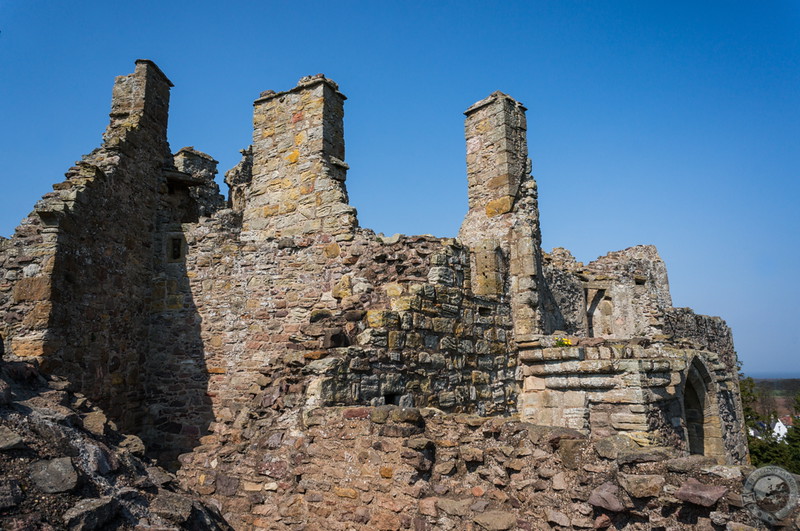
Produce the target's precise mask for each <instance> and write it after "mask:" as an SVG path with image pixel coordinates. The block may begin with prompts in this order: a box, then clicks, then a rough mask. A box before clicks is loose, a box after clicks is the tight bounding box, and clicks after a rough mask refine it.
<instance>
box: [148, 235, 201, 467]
mask: <svg viewBox="0 0 800 531" xmlns="http://www.w3.org/2000/svg"><path fill="white" fill-rule="evenodd" d="M177 242H179V245H180V253H179V254H180V258H177V259H176V258H175V257H174V255H173V254H172V253H173V252H175V251H176V250H177V249H176V245H177ZM161 247H162V249H163V250H164V251H165V253H164V254H165V257H166V263H165V264H163V269H162V271H161V272H160V273H159V274H158V276H157V277H156V279H155V280H154V282H153V296H152V304H151V308H152V310H153V311H152V314H151V316H150V327H149V338H148V349H147V359H146V364H145V375H146V378H145V388H144V397H145V404H146V406H145V409H146V417H145V419H144V420H145V422H144V426H143V427H142V430H141V433H140V437H142V440H143V441H144V442H145V444H146V445H147V448H148V453H149V454H150V455H151V456H152V457H155V458H158V460H159V463H160V464H161V465H162V466H164V467H166V468H168V469H171V470H174V469H177V468H178V466H179V463H178V460H177V458H178V456H179V455H180V454H182V453H186V452H190V451H191V450H192V449H193V448H194V447H195V446H197V445H198V444H199V440H200V437H202V436H204V435H207V434H208V428H209V425H210V423H211V421H212V420H213V413H212V409H211V398H210V397H209V394H208V380H209V373H208V370H207V368H206V363H205V356H204V346H203V341H202V338H201V323H202V318H201V316H200V314H199V312H198V310H197V306H196V304H195V301H194V297H193V295H192V291H191V288H190V284H189V277H188V275H187V269H186V262H185V260H186V259H185V254H186V243H185V239H184V238H183V235H182V234H181V233H166V235H165V238H164V241H163V243H162V245H161ZM157 251H158V249H157Z"/></svg>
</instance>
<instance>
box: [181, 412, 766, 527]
mask: <svg viewBox="0 0 800 531" xmlns="http://www.w3.org/2000/svg"><path fill="white" fill-rule="evenodd" d="M204 442H206V443H207V444H204V445H203V446H201V447H198V448H197V449H196V451H195V452H194V453H192V454H189V455H186V456H184V458H183V459H182V461H183V466H182V468H181V470H180V472H179V477H180V478H181V480H182V481H183V482H184V484H185V485H187V486H189V488H190V489H191V490H193V491H195V492H198V493H200V494H202V495H203V496H204V499H206V500H208V501H209V502H210V503H212V504H216V505H217V506H218V507H220V510H221V512H222V513H223V515H224V516H225V517H226V519H228V521H229V522H230V523H231V525H233V526H234V527H235V528H236V529H276V530H278V529H296V528H298V527H303V526H306V527H310V528H315V529H331V530H336V529H341V530H349V529H365V530H366V529H378V530H386V531H391V530H399V529H415V530H428V529H430V530H433V529H437V530H448V529H453V530H455V529H476V530H477V529H488V530H505V529H549V528H557V529H562V528H563V529H598V528H600V529H605V528H615V529H621V528H626V527H627V526H630V528H632V529H658V528H662V529H663V528H669V529H697V528H705V529H712V528H720V527H724V526H725V525H726V524H728V523H730V525H732V526H733V527H729V528H730V529H737V528H736V527H735V525H736V523H740V525H742V526H744V527H739V528H738V529H752V528H751V527H746V526H747V525H758V522H757V521H755V520H754V519H753V517H752V516H751V515H750V514H749V513H748V512H747V511H746V510H744V509H743V508H742V506H743V502H742V497H741V492H742V482H743V473H744V474H746V473H748V472H749V471H750V470H751V468H749V467H744V468H743V467H737V466H718V465H716V464H715V461H714V459H712V458H707V457H703V456H692V457H681V456H680V455H681V454H680V453H679V452H676V451H675V450H674V449H672V448H664V447H656V446H640V445H639V444H637V443H635V442H633V441H632V440H631V439H630V438H628V437H625V436H619V435H615V436H610V437H604V438H600V439H598V440H596V441H593V442H592V441H589V440H587V439H586V437H585V436H584V435H582V434H581V433H580V432H578V431H576V430H571V429H566V428H551V427H544V426H537V425H534V424H531V423H528V422H523V421H520V420H519V419H516V418H508V417H494V418H485V417H478V416H471V415H447V414H443V413H442V412H441V411H439V410H435V409H422V410H420V409H414V408H398V407H396V406H380V407H374V408H370V407H360V408H349V409H348V408H316V409H310V410H307V411H306V412H305V413H304V414H303V419H302V427H301V428H299V429H297V428H295V429H288V428H287V427H286V426H283V425H281V424H279V423H271V422H270V421H269V420H268V419H267V418H265V417H264V416H263V411H260V410H259V411H253V412H252V414H251V415H250V416H249V418H247V419H246V420H244V421H242V422H241V424H240V430H239V431H231V432H226V433H219V434H217V435H215V436H214V438H213V439H212V438H211V437H209V438H208V439H206V440H205V441H204ZM715 526H719V527H715Z"/></svg>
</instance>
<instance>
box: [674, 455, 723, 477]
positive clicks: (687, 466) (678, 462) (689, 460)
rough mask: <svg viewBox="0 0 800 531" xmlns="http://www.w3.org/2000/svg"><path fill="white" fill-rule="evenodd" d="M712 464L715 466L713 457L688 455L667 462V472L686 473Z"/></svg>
mask: <svg viewBox="0 0 800 531" xmlns="http://www.w3.org/2000/svg"><path fill="white" fill-rule="evenodd" d="M714 464H716V461H715V460H714V458H713V457H709V456H705V455H689V456H685V457H676V458H675V459H670V460H669V461H667V470H669V471H670V472H677V473H686V472H691V471H693V470H699V469H701V468H703V467H706V466H709V465H714Z"/></svg>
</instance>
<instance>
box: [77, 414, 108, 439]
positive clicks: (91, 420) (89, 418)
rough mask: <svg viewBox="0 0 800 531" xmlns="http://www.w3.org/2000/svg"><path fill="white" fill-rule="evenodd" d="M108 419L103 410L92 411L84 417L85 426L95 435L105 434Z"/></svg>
mask: <svg viewBox="0 0 800 531" xmlns="http://www.w3.org/2000/svg"><path fill="white" fill-rule="evenodd" d="M107 422H108V419H107V418H106V416H105V415H104V414H103V412H102V411H92V412H91V413H87V414H86V415H85V416H84V417H83V427H84V428H85V429H87V430H89V431H90V432H92V433H94V434H95V435H100V436H102V435H104V434H105V432H106V423H107Z"/></svg>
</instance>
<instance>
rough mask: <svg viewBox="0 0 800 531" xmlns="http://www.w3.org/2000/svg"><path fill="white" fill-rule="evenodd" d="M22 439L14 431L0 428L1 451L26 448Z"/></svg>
mask: <svg viewBox="0 0 800 531" xmlns="http://www.w3.org/2000/svg"><path fill="white" fill-rule="evenodd" d="M24 446H25V444H24V442H23V441H22V437H20V436H19V434H17V433H16V432H14V431H13V430H10V429H8V428H6V427H5V426H0V450H13V449H17V448H24Z"/></svg>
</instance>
